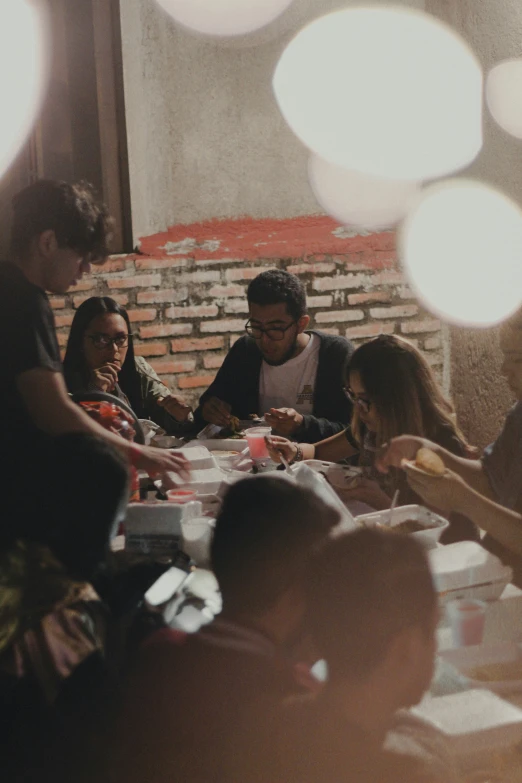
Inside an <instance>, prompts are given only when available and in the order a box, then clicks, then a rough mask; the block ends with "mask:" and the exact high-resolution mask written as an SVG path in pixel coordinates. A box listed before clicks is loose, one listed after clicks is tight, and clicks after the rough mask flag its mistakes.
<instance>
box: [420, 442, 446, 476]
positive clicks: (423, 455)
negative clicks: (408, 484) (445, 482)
mask: <svg viewBox="0 0 522 783" xmlns="http://www.w3.org/2000/svg"><path fill="white" fill-rule="evenodd" d="M414 464H415V466H416V467H417V468H420V469H421V470H423V471H424V472H425V473H431V474H432V475H433V476H442V474H443V473H444V472H445V470H446V466H445V465H444V462H443V461H442V460H441V458H440V457H439V455H438V454H435V452H434V451H432V450H431V449H425V448H422V449H419V450H418V452H417V456H416V457H415V463H414Z"/></svg>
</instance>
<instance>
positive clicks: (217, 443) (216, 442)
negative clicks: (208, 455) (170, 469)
mask: <svg viewBox="0 0 522 783" xmlns="http://www.w3.org/2000/svg"><path fill="white" fill-rule="evenodd" d="M247 445H248V444H247V442H246V438H237V439H236V438H214V439H211V440H191V441H189V443H187V445H186V446H185V448H186V449H192V448H194V447H195V446H204V447H205V448H206V449H208V450H209V451H213V452H215V451H243V449H246V447H247Z"/></svg>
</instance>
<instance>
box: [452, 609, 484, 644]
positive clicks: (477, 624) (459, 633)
mask: <svg viewBox="0 0 522 783" xmlns="http://www.w3.org/2000/svg"><path fill="white" fill-rule="evenodd" d="M486 608H487V604H485V603H484V601H477V600H475V599H468V598H461V599H459V600H457V601H450V603H449V604H448V605H447V607H446V610H447V614H448V619H449V622H450V626H451V634H452V637H453V644H454V645H455V647H466V646H468V645H470V644H481V643H482V637H483V636H484V624H485V621H486Z"/></svg>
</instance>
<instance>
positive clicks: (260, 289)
mask: <svg viewBox="0 0 522 783" xmlns="http://www.w3.org/2000/svg"><path fill="white" fill-rule="evenodd" d="M247 299H248V303H249V304H250V303H251V302H252V303H253V304H257V305H261V306H264V305H274V304H285V305H286V309H287V311H288V314H289V315H290V316H292V318H293V319H294V320H295V321H297V320H299V318H301V316H302V315H306V292H305V289H304V285H303V284H302V282H301V281H300V280H299V278H298V277H296V276H295V275H291V274H290V272H285V271H283V270H282V269H267V271H266V272H261V274H260V275H258V276H257V277H255V278H254V279H253V280H252V282H251V283H250V285H249V286H248V290H247Z"/></svg>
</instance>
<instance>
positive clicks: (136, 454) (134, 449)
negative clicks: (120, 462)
mask: <svg viewBox="0 0 522 783" xmlns="http://www.w3.org/2000/svg"><path fill="white" fill-rule="evenodd" d="M141 456H142V455H141V449H140V447H139V446H136V444H135V443H131V444H130V446H129V462H130V464H131V465H132V466H133V467H135V468H137V467H138V462H140V460H141Z"/></svg>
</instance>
